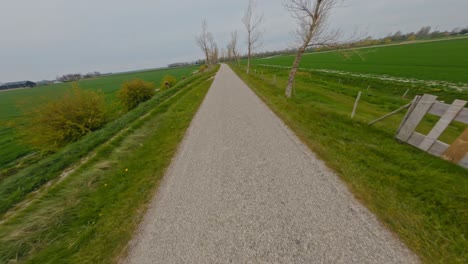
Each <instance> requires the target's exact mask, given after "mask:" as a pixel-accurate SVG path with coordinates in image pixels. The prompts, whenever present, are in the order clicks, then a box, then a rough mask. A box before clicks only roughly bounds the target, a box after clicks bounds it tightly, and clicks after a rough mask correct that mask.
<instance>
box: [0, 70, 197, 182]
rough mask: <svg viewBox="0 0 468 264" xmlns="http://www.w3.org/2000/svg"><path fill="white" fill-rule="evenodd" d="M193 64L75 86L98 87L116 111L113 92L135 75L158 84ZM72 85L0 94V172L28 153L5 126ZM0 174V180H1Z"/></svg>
mask: <svg viewBox="0 0 468 264" xmlns="http://www.w3.org/2000/svg"><path fill="white" fill-rule="evenodd" d="M195 69H196V67H184V68H174V69H164V70H152V71H142V72H135V73H127V74H116V75H110V76H103V77H100V78H95V79H87V80H81V81H79V82H78V85H79V86H80V87H81V88H84V89H93V90H100V91H102V93H103V94H104V95H105V97H106V101H107V103H108V105H109V106H110V107H111V108H112V109H113V110H114V111H117V110H118V109H119V106H118V105H116V104H115V101H116V100H115V99H116V93H117V91H118V89H119V88H120V85H121V84H122V83H123V82H124V81H126V80H131V79H134V78H139V79H142V80H145V81H150V82H155V83H156V85H159V84H160V82H161V80H162V78H163V77H164V76H165V75H168V74H170V75H173V76H175V77H176V78H177V79H180V78H181V77H182V76H189V75H190V73H191V72H193V71H194V70H195ZM70 87H71V83H62V84H54V85H47V86H39V87H36V88H32V89H19V90H9V91H3V92H1V93H0V171H2V168H4V167H5V166H6V165H8V164H9V163H10V162H12V161H14V160H16V159H17V158H19V157H21V156H24V155H26V154H28V153H30V152H31V150H30V149H29V148H28V147H27V146H25V145H22V144H21V143H20V142H19V140H18V136H17V135H16V133H15V130H14V129H12V128H10V127H8V123H10V122H12V121H13V122H18V121H19V120H20V119H21V116H22V110H24V109H27V108H28V107H29V106H34V105H37V104H40V103H42V102H44V101H47V100H49V99H53V98H57V97H58V96H60V95H62V94H63V93H64V92H65V91H66V90H67V89H69V88H70ZM1 178H2V177H1V176H0V180H1Z"/></svg>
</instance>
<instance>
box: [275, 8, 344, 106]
mask: <svg viewBox="0 0 468 264" xmlns="http://www.w3.org/2000/svg"><path fill="white" fill-rule="evenodd" d="M339 2H341V0H286V1H285V2H284V5H285V7H286V8H287V9H288V10H289V12H290V13H291V14H292V16H293V18H295V19H296V20H297V21H298V24H299V29H298V30H297V31H296V32H295V33H296V37H298V41H299V43H300V47H299V48H298V50H297V54H296V58H295V59H294V63H293V65H292V67H291V71H290V73H289V78H288V84H287V86H286V91H285V94H286V97H291V95H292V90H293V85H294V79H295V77H296V73H297V69H298V67H299V63H300V62H301V59H302V56H303V55H304V52H305V51H306V50H307V49H308V48H310V47H313V46H327V45H332V44H333V43H336V40H337V38H338V35H339V33H338V32H337V31H335V32H329V31H328V30H327V19H328V17H329V15H330V11H331V10H332V9H333V8H334V7H335V6H336V5H337V4H338V3H339Z"/></svg>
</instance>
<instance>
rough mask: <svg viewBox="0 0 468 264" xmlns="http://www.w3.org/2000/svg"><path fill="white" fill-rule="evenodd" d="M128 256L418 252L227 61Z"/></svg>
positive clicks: (381, 256) (202, 258)
mask: <svg viewBox="0 0 468 264" xmlns="http://www.w3.org/2000/svg"><path fill="white" fill-rule="evenodd" d="M155 155H158V153H157V150H156V151H155ZM124 262H125V263H140V264H141V263H231V262H232V263H415V262H418V259H417V258H416V257H415V256H414V255H413V254H412V253H411V252H410V251H409V250H408V249H406V247H405V246H404V245H402V244H401V243H400V242H399V241H398V240H397V239H396V238H395V237H394V236H393V235H392V234H391V233H390V232H389V231H387V230H386V229H385V228H383V227H382V226H381V224H380V223H379V222H378V221H377V220H376V218H375V217H374V216H373V215H372V214H371V213H370V212H369V211H368V210H367V209H366V208H365V207H363V206H362V205H361V204H359V203H358V202H357V201H356V200H355V199H354V198H353V196H352V194H351V193H350V192H349V191H348V190H347V188H346V187H345V185H344V184H343V183H342V182H341V181H340V180H339V179H338V177H337V176H336V175H334V174H333V173H332V172H331V171H330V170H328V169H327V168H326V167H325V165H324V164H323V162H321V161H319V160H318V159H317V158H316V157H315V156H314V154H313V153H311V152H310V151H309V150H308V149H307V147H305V146H304V145H303V144H302V143H301V142H300V141H299V140H298V139H297V138H296V136H294V134H293V133H292V132H291V131H290V130H289V129H288V128H286V127H285V125H284V124H283V123H282V122H281V121H280V120H279V119H278V118H277V117H276V116H275V115H274V114H273V113H272V112H271V111H270V110H269V109H268V108H267V107H266V106H265V104H263V103H262V102H261V100H260V99H259V98H258V97H257V96H256V95H255V94H254V93H253V92H252V91H251V90H250V89H249V88H248V87H247V86H246V85H245V84H244V83H243V82H242V81H241V80H240V79H239V78H238V77H237V76H236V75H235V74H234V72H233V71H232V70H231V69H229V67H227V66H226V65H223V66H222V67H221V69H220V71H219V72H218V74H217V76H216V78H215V81H214V83H213V85H212V87H211V89H210V91H209V93H208V95H207V97H206V98H205V101H204V102H203V104H202V106H201V108H200V110H199V112H198V113H197V115H196V117H195V119H194V120H193V122H192V124H191V127H190V128H189V130H188V132H187V135H186V137H185V139H184V141H183V143H182V145H181V147H180V149H179V151H178V154H177V156H176V157H175V159H174V160H173V162H172V165H171V168H170V169H169V171H168V172H167V175H166V176H165V178H164V181H163V183H162V184H161V187H160V189H159V191H158V194H157V195H156V197H155V198H154V200H153V202H152V204H151V205H150V208H149V210H148V212H147V215H146V216H145V219H144V221H143V223H142V224H141V227H140V230H139V231H138V233H137V235H136V236H135V238H134V240H133V241H132V242H131V243H130V249H129V255H128V258H127V259H126V260H124Z"/></svg>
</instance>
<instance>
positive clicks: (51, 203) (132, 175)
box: [0, 67, 218, 263]
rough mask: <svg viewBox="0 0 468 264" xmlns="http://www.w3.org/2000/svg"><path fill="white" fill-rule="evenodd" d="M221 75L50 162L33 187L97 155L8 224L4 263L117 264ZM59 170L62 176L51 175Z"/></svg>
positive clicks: (175, 93)
mask: <svg viewBox="0 0 468 264" xmlns="http://www.w3.org/2000/svg"><path fill="white" fill-rule="evenodd" d="M217 69H218V67H216V68H213V69H212V70H210V71H207V72H205V73H203V74H196V75H194V76H191V77H189V78H187V79H185V80H183V81H181V82H179V83H178V84H176V85H175V86H174V87H173V88H171V89H168V90H166V91H163V92H161V93H158V94H156V95H155V96H154V97H153V98H152V99H150V100H148V101H147V102H144V103H142V104H140V105H139V106H137V107H136V108H135V109H134V110H131V111H129V112H128V113H126V114H125V115H124V116H122V117H121V118H119V119H117V120H115V121H114V122H111V123H109V124H108V125H106V126H105V127H104V128H103V129H101V130H98V131H96V132H93V133H91V134H89V135H87V136H85V137H84V138H83V139H81V140H79V141H77V142H75V143H73V144H71V145H69V146H67V147H65V148H64V149H63V150H61V151H59V152H57V153H56V154H54V156H52V157H50V158H48V160H47V162H48V165H46V164H44V163H43V165H42V167H40V168H36V169H37V170H42V171H41V172H42V173H41V172H39V173H35V171H36V170H35V169H32V170H30V173H34V175H36V176H35V177H34V176H33V177H29V178H30V180H34V179H35V178H36V179H37V181H38V182H42V181H44V179H42V177H43V175H44V173H45V172H46V171H47V173H48V175H49V176H48V178H47V180H49V181H50V180H51V179H52V178H53V177H57V175H58V174H60V172H61V171H62V170H63V169H64V168H65V167H67V166H68V165H69V164H71V163H73V162H76V161H77V160H78V159H79V157H83V156H84V155H87V154H89V153H90V152H91V151H92V152H93V155H91V156H89V159H88V160H87V161H86V162H85V163H84V164H82V166H80V167H79V168H76V169H75V170H73V171H72V172H70V174H69V175H68V176H67V177H65V178H63V179H57V180H56V181H53V182H51V183H52V184H51V186H49V187H48V188H45V189H43V190H40V193H39V194H38V195H37V196H36V197H33V198H31V196H29V197H28V198H26V199H29V200H30V201H29V202H28V204H27V206H24V207H22V208H19V209H18V210H17V211H14V212H13V213H11V214H9V215H4V216H3V217H2V219H1V220H0V221H1V222H0V262H1V263H8V262H16V261H19V262H25V263H114V262H117V261H118V259H119V257H121V256H122V254H124V252H125V248H126V246H127V243H128V241H129V240H130V239H131V237H132V235H133V232H134V230H135V228H136V227H137V225H138V223H139V222H140V220H141V218H142V216H143V214H144V212H145V209H146V206H147V204H148V202H149V201H150V200H151V198H152V197H153V195H154V192H155V190H156V188H157V186H158V184H159V181H160V179H161V177H162V176H163V174H164V171H165V170H166V168H167V167H168V165H169V163H170V161H171V159H172V157H173V155H174V154H175V152H176V150H177V146H178V144H179V143H180V142H181V140H182V138H183V136H184V134H185V131H186V129H187V128H188V126H189V124H190V121H191V120H192V117H193V116H194V114H195V112H196V110H197V109H198V107H199V105H200V104H201V102H202V100H203V98H204V96H205V94H206V92H207V91H208V88H209V87H210V85H211V82H212V77H213V76H214V74H215V73H216V71H217ZM117 132H119V133H117ZM97 142H99V143H97ZM104 142H105V144H102V143H104ZM76 151H78V152H79V153H76ZM70 155H72V156H73V157H74V158H73V159H70V158H69V156H70ZM56 164H61V166H57V165H56ZM51 168H52V171H54V173H49V171H50V169H51ZM10 179H12V178H8V179H7V181H8V182H9V183H11V184H16V187H15V188H16V189H23V188H24V186H25V185H26V186H28V184H29V183H28V182H21V181H20V179H22V177H18V178H17V179H16V181H13V180H10ZM5 182H6V181H5ZM2 184H3V183H2ZM2 186H3V185H2ZM12 188H13V186H12ZM27 188H28V187H26V188H24V189H27ZM2 190H4V189H2ZM4 195H5V194H4V193H2V194H0V197H7V196H4ZM23 197H24V195H23ZM7 200H11V199H7ZM2 201H3V200H2ZM10 207H11V205H10ZM3 209H5V206H3ZM3 211H4V210H3Z"/></svg>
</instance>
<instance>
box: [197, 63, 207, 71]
mask: <svg viewBox="0 0 468 264" xmlns="http://www.w3.org/2000/svg"><path fill="white" fill-rule="evenodd" d="M206 69H208V65H206V64H203V65H200V67H199V68H198V71H199V72H204V71H205V70H206Z"/></svg>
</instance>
